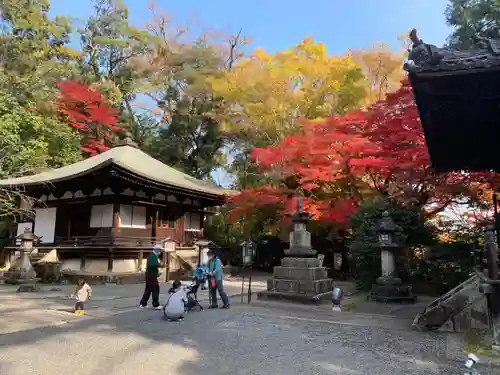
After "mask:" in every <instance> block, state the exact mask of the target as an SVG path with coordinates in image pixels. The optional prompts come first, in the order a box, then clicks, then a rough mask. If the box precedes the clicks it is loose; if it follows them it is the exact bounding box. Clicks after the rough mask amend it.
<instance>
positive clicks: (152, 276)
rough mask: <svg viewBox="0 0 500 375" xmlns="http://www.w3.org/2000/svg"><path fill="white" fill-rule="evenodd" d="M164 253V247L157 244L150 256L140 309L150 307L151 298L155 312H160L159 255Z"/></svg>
mask: <svg viewBox="0 0 500 375" xmlns="http://www.w3.org/2000/svg"><path fill="white" fill-rule="evenodd" d="M162 251H163V247H162V246H161V245H160V244H156V245H155V246H154V247H153V252H152V253H151V255H149V257H148V260H147V262H146V287H145V288H144V294H143V295H142V298H141V302H140V304H139V307H140V308H142V309H144V308H145V307H146V306H147V305H148V301H149V297H150V296H151V295H152V297H153V308H154V309H155V310H160V309H161V306H160V284H159V283H158V277H159V276H160V267H161V263H160V258H159V255H160V253H161V252H162Z"/></svg>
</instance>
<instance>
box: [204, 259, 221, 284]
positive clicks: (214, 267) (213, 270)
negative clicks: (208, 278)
mask: <svg viewBox="0 0 500 375" xmlns="http://www.w3.org/2000/svg"><path fill="white" fill-rule="evenodd" d="M207 266H208V272H209V273H210V274H211V275H212V276H213V277H214V279H215V280H216V281H223V280H224V270H223V269H222V262H221V261H220V259H219V258H217V257H214V258H213V259H211V260H209V261H208V264H207Z"/></svg>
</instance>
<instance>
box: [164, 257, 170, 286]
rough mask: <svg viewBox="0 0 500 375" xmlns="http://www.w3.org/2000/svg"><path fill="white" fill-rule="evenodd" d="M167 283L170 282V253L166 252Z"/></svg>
mask: <svg viewBox="0 0 500 375" xmlns="http://www.w3.org/2000/svg"><path fill="white" fill-rule="evenodd" d="M164 254H165V282H168V281H170V252H168V251H165V252H164Z"/></svg>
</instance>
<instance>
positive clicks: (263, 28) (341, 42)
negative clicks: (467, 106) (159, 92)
mask: <svg viewBox="0 0 500 375" xmlns="http://www.w3.org/2000/svg"><path fill="white" fill-rule="evenodd" d="M51 3H52V7H51V12H52V13H53V14H63V15H69V16H73V17H75V18H77V19H81V20H84V19H85V18H86V17H87V16H88V15H89V14H90V13H91V12H92V2H91V1H90V0H80V1H68V0H52V2H51ZM125 3H126V4H127V5H128V7H129V9H130V18H131V21H132V23H133V24H134V25H136V26H143V25H145V24H146V23H147V22H148V21H149V20H150V13H149V9H148V8H149V7H148V5H149V3H150V1H149V0H126V1H125ZM447 3H448V1H447V0H406V1H401V0H351V1H345V0H309V1H299V0H252V1H230V0H158V1H157V2H156V4H157V5H158V7H160V8H162V9H164V10H165V12H166V13H167V14H169V15H171V16H172V17H173V18H174V19H175V20H176V21H177V22H186V21H190V22H191V23H193V24H195V25H197V27H199V28H202V29H204V30H218V31H222V32H225V33H236V32H237V31H238V30H239V29H240V28H242V29H243V33H244V34H245V35H248V36H251V37H252V40H253V42H252V47H264V48H265V49H266V50H268V51H269V52H274V51H277V50H280V49H284V48H286V47H290V46H292V45H294V44H296V43H298V42H299V41H300V40H302V38H303V37H304V36H305V35H310V36H312V37H313V38H314V39H315V40H317V41H321V42H324V43H325V44H326V46H327V48H328V50H329V51H330V52H331V53H333V54H340V53H344V52H345V51H346V50H347V49H348V48H363V47H366V46H369V45H370V44H371V43H372V42H374V41H379V42H386V43H389V44H391V45H393V46H394V48H398V46H399V44H398V42H397V40H396V38H397V36H398V35H399V34H401V33H404V32H406V31H407V30H408V29H410V28H412V27H415V28H417V30H419V32H420V35H421V37H422V38H423V39H425V41H426V42H428V43H432V44H437V45H442V44H443V43H444V41H445V39H446V36H447V35H448V34H449V32H450V30H449V28H448V27H447V26H446V25H445V22H444V16H443V12H444V9H445V7H446V4H447Z"/></svg>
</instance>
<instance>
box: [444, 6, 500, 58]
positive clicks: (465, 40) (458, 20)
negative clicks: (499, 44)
mask: <svg viewBox="0 0 500 375" xmlns="http://www.w3.org/2000/svg"><path fill="white" fill-rule="evenodd" d="M445 16H446V22H447V23H448V25H450V26H452V27H453V28H454V30H453V32H452V34H451V35H450V36H449V38H448V44H449V45H450V46H451V47H455V48H470V47H471V46H472V45H473V44H475V43H477V42H479V41H480V39H481V38H490V39H499V38H500V4H499V2H498V0H450V3H449V4H448V6H447V7H446V11H445Z"/></svg>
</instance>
